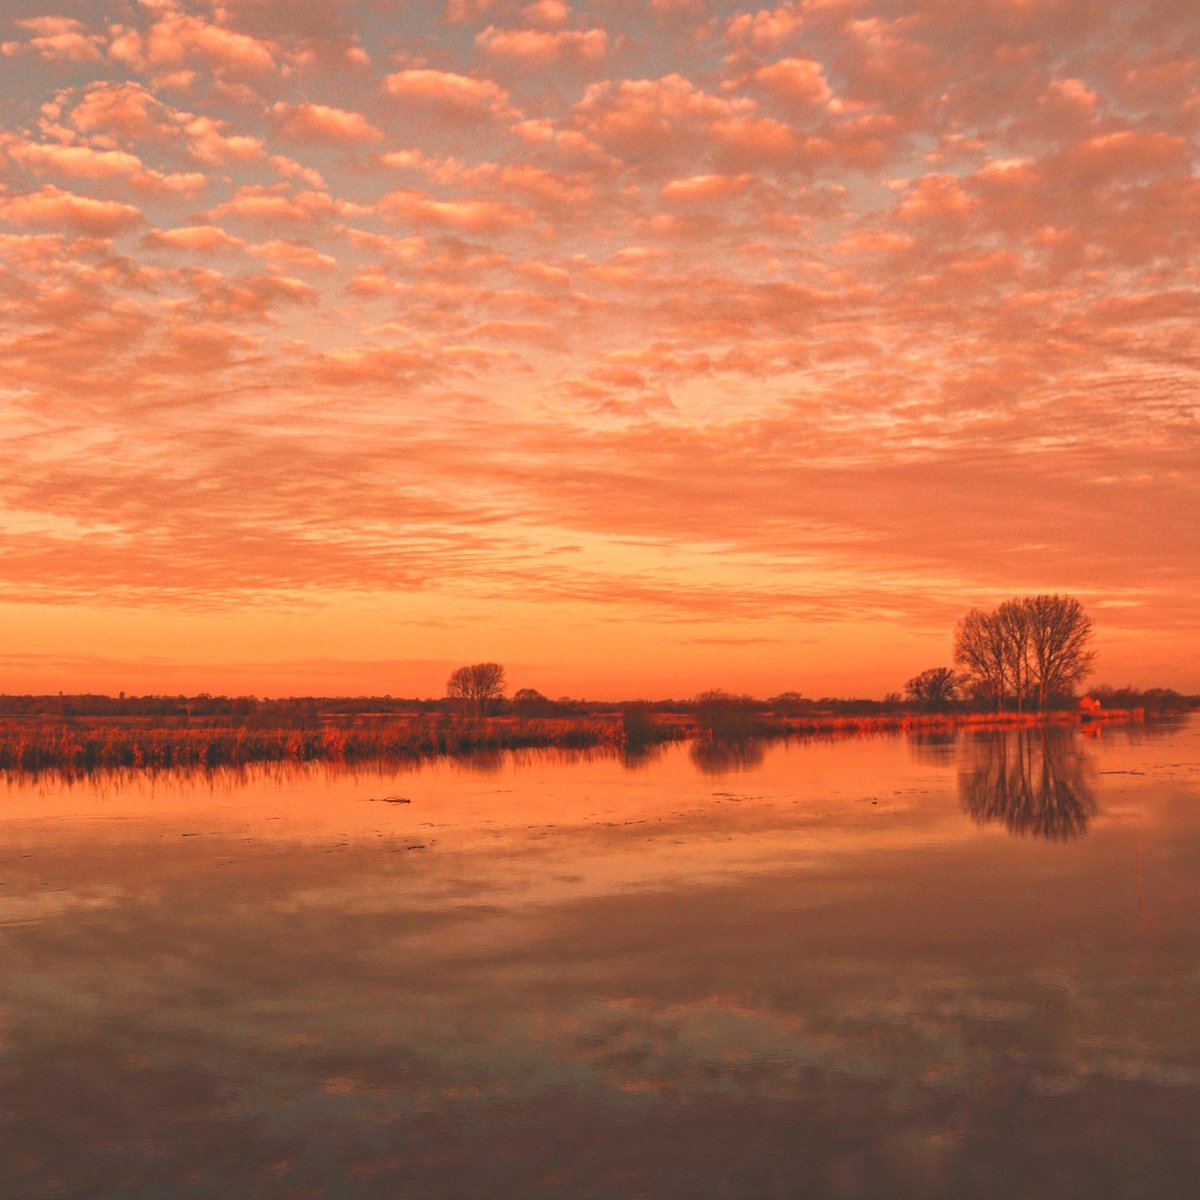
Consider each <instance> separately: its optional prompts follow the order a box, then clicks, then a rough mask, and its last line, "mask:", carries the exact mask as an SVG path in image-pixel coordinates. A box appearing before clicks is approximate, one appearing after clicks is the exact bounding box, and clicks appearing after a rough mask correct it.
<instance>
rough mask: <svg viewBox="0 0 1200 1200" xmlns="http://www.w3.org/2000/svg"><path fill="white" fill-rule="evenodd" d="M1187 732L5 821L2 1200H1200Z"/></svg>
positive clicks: (216, 778)
mask: <svg viewBox="0 0 1200 1200" xmlns="http://www.w3.org/2000/svg"><path fill="white" fill-rule="evenodd" d="M1198 1012H1200V722H1197V721H1196V720H1195V719H1193V720H1191V721H1190V722H1183V723H1181V724H1178V725H1174V726H1169V727H1154V726H1147V727H1139V726H1131V727H1124V728H1116V727H1109V728H1105V729H1104V730H1102V731H1097V733H1096V734H1095V735H1093V736H1088V735H1086V734H1084V733H1076V732H1073V731H1063V730H1056V731H1048V732H1045V733H1043V732H1042V731H1038V730H1033V731H1028V730H1026V731H1013V732H1008V733H995V732H993V733H989V732H984V731H973V732H965V731H964V732H960V733H959V734H957V735H942V736H933V737H925V738H916V739H907V738H904V737H900V736H888V737H874V738H863V739H851V740H845V741H840V742H828V743H780V744H775V745H771V746H754V745H750V746H745V745H743V746H724V747H722V746H717V747H704V746H699V747H696V746H692V747H689V746H686V745H676V746H671V747H669V748H667V749H666V750H665V751H664V752H663V753H662V754H661V755H659V756H657V757H652V758H650V759H644V760H632V761H628V762H626V761H622V760H621V759H620V758H616V757H605V756H603V755H590V756H589V755H584V756H567V755H562V754H525V755H519V754H518V755H505V756H500V757H488V758H483V759H480V760H476V761H473V762H466V763H463V762H452V761H441V762H437V763H433V764H429V765H426V766H424V767H422V768H421V769H419V770H412V771H400V772H397V771H391V770H388V771H382V772H381V771H378V770H375V771H372V770H360V771H357V772H346V771H338V770H334V769H331V768H327V767H315V768H312V769H288V770H270V769H267V770H257V771H248V772H243V773H228V774H216V775H212V776H204V775H194V776H171V775H158V776H149V775H139V774H136V773H130V774H126V775H109V776H99V777H96V778H92V779H79V780H74V781H67V780H63V779H59V778H55V777H51V776H46V777H41V778H36V779H35V778H29V777H13V778H10V779H9V780H8V781H7V782H6V783H4V784H3V785H0V1195H3V1196H13V1197H21V1198H22V1200H24V1198H29V1200H41V1198H42V1197H56V1198H58V1197H121V1198H122V1200H124V1198H129V1200H151V1198H154V1200H158V1198H162V1197H172V1198H174V1197H178V1198H193V1197H194V1198H200V1197H204V1198H207V1197H213V1198H217V1197H220V1198H222V1200H224V1198H226V1197H262V1198H264V1200H266V1198H270V1200H274V1198H280V1200H282V1198H287V1200H293V1198H300V1197H305V1198H308V1197H330V1198H333V1197H347V1198H355V1200H357V1198H360V1197H362V1198H376V1197H379V1198H384V1197H387V1198H392V1197H414V1198H421V1200H425V1198H440V1197H451V1198H460V1197H461V1198H462V1200H468V1198H481V1197H487V1198H489V1200H506V1198H508V1197H512V1198H514V1200H515V1198H522V1200H524V1198H534V1197H571V1198H592V1197H594V1198H601V1197H603V1198H610V1197H611V1198H625V1197H628V1198H633V1197H662V1198H672V1200H673V1198H676V1197H678V1198H680V1200H683V1198H687V1200H692V1198H695V1200H704V1198H710V1197H711V1198H714V1200H715V1198H718V1197H720V1198H726V1197H731V1198H742V1197H745V1198H760V1197H761V1198H771V1200H774V1198H782V1197H787V1198H791V1197H853V1198H858V1197H863V1198H865V1197H880V1198H884V1197H887V1198H891V1197H945V1198H947V1200H950V1198H955V1200H958V1198H969V1197H1005V1198H1006V1200H1007V1198H1008V1197H1014V1196H1018V1197H1026V1198H1028V1197H1047V1198H1049V1197H1055V1198H1062V1197H1068V1198H1069V1197H1088V1198H1092V1197H1097V1198H1099V1197H1105V1198H1108V1197H1115V1198H1125V1197H1130V1198H1132V1197H1146V1198H1147V1200H1149V1198H1156V1200H1174V1198H1175V1197H1179V1198H1183V1197H1188V1198H1189V1200H1190V1198H1191V1197H1194V1196H1195V1195H1196V1194H1197V1190H1196V1189H1197V1186H1198V1183H1200V1146H1198V1144H1197V1138H1196V1131H1197V1129H1200V1021H1197V1018H1196V1015H1197V1013H1198Z"/></svg>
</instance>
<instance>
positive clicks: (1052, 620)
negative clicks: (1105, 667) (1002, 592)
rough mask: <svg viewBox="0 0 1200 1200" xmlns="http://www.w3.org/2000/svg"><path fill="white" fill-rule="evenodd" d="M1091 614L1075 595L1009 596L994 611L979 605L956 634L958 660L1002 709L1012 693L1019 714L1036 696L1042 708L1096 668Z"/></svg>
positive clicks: (955, 643)
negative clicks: (1091, 646)
mask: <svg viewBox="0 0 1200 1200" xmlns="http://www.w3.org/2000/svg"><path fill="white" fill-rule="evenodd" d="M1091 637H1092V621H1091V618H1090V617H1088V615H1087V614H1086V613H1085V612H1084V611H1083V605H1081V604H1080V603H1079V601H1078V600H1076V599H1074V597H1072V596H1058V595H1053V596H1048V595H1040V596H1026V597H1024V598H1023V599H1021V600H1006V601H1005V602H1004V603H1003V604H1001V605H1000V607H999V608H998V609H996V610H995V611H994V612H990V613H989V612H984V611H983V610H982V609H978V608H973V609H972V610H971V611H970V612H969V613H967V615H966V616H965V617H964V618H963V619H962V620H961V621H960V622H959V623H958V628H957V629H956V630H955V633H954V661H955V663H957V664H958V665H959V666H961V667H964V668H965V669H966V670H967V672H968V674H969V677H970V679H971V681H972V682H973V683H974V684H975V685H976V687H977V688H979V689H980V690H981V691H983V692H984V693H986V694H987V695H988V696H990V697H991V698H992V699H993V700H994V702H995V705H996V708H997V710H999V709H1001V708H1003V707H1004V701H1005V700H1006V699H1007V698H1008V697H1009V696H1010V695H1011V696H1012V697H1013V698H1014V700H1015V702H1016V709H1017V711H1018V712H1021V711H1023V709H1024V706H1025V700H1026V698H1027V697H1031V696H1032V695H1034V694H1036V697H1037V705H1038V708H1039V709H1042V710H1044V709H1045V707H1046V704H1047V703H1048V701H1049V699H1050V697H1052V696H1054V695H1055V694H1057V693H1061V692H1070V691H1072V690H1073V689H1074V687H1075V685H1076V684H1078V683H1079V682H1080V681H1081V680H1083V679H1085V678H1086V677H1087V676H1088V675H1089V674H1090V672H1091V669H1092V661H1093V659H1094V658H1095V655H1094V654H1093V652H1092V651H1091V649H1090V648H1089V643H1090V641H1091Z"/></svg>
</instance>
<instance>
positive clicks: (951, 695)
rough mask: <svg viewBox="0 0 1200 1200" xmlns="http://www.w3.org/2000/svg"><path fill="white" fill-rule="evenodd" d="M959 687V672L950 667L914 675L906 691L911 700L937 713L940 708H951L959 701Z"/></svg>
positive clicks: (930, 669)
mask: <svg viewBox="0 0 1200 1200" xmlns="http://www.w3.org/2000/svg"><path fill="white" fill-rule="evenodd" d="M958 685H959V675H958V672H957V671H954V670H951V668H950V667H930V668H929V670H928V671H922V672H921V673H920V675H914V676H913V677H912V678H911V679H910V680H909V681H908V682H907V683H906V684H905V685H904V690H905V691H906V692H907V693H908V698H909V699H910V700H914V701H916V702H917V703H918V704H920V705H921V707H922V708H926V709H929V710H930V711H931V712H936V711H937V710H938V709H939V708H949V706H950V705H951V704H953V703H954V701H955V700H957V699H958Z"/></svg>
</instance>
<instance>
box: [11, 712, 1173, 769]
mask: <svg viewBox="0 0 1200 1200" xmlns="http://www.w3.org/2000/svg"><path fill="white" fill-rule="evenodd" d="M1164 715H1165V714H1164ZM1145 720H1146V714H1145V710H1144V709H1140V708H1135V709H1112V710H1108V711H1101V712H1080V711H1076V710H1069V711H1056V712H1048V713H962V712H959V713H911V712H899V713H877V714H870V715H862V716H838V715H833V714H820V713H815V714H812V715H808V716H790V715H771V714H764V715H762V716H757V715H756V716H755V717H753V718H751V719H750V720H748V721H746V722H745V723H744V724H742V725H739V727H738V728H737V729H736V730H732V731H726V732H721V731H719V730H715V731H714V730H704V729H702V728H701V727H700V725H699V723H698V722H697V719H696V717H695V715H694V714H691V713H656V714H654V716H653V717H650V718H647V716H645V715H641V714H639V715H638V717H637V718H636V719H632V717H631V714H630V713H615V714H613V713H604V714H592V715H582V716H568V717H514V716H495V717H475V718H468V717H462V716H457V715H453V714H448V713H439V714H434V715H430V714H414V715H411V716H387V717H369V716H359V717H320V716H318V717H315V718H313V719H311V720H306V721H303V722H291V723H287V724H271V723H262V722H256V721H237V720H229V719H221V718H208V717H205V718H189V717H181V718H168V719H164V718H161V717H146V718H137V717H134V718H128V717H114V718H97V717H62V718H53V719H50V718H46V717H17V718H14V717H9V718H4V719H0V770H3V771H8V772H23V773H27V772H39V771H47V770H50V771H54V770H61V771H69V772H76V773H83V774H86V773H87V772H89V771H93V770H104V769H107V768H113V767H116V768H135V769H136V768H145V769H149V770H158V769H172V768H178V767H183V768H197V767H199V768H207V767H225V766H242V765H246V764H250V763H272V762H314V761H325V762H333V763H359V762H369V761H371V760H380V761H414V760H422V759H430V758H439V757H455V756H461V755H468V754H472V753H476V752H479V751H501V750H520V749H563V750H583V749H593V748H597V747H606V748H609V749H612V750H614V751H617V752H623V753H627V754H638V753H645V752H648V751H652V750H653V749H654V748H655V747H656V746H661V745H664V744H666V743H671V742H680V741H689V740H710V741H714V742H735V741H748V740H755V739H772V740H773V739H777V738H790V737H834V738H837V737H848V738H849V737H861V736H868V735H871V734H877V733H922V732H927V733H949V732H954V731H957V730H960V729H968V730H987V729H997V730H1004V729H1028V728H1038V727H1042V726H1044V727H1048V728H1049V727H1058V728H1067V727H1079V728H1088V727H1098V726H1103V725H1110V724H1117V725H1128V724H1137V723H1141V722H1143V721H1145Z"/></svg>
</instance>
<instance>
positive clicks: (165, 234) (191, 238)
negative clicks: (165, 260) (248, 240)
mask: <svg viewBox="0 0 1200 1200" xmlns="http://www.w3.org/2000/svg"><path fill="white" fill-rule="evenodd" d="M146 244H147V245H150V246H158V247H163V248H165V249H170V250H182V251H186V252H189V253H200V254H211V253H212V252H213V251H215V250H237V249H240V248H241V247H242V245H243V244H244V243H243V242H242V240H241V238H235V237H230V235H229V234H227V233H226V232H225V230H223V229H221V228H219V227H218V226H216V225H183V226H180V227H179V228H177V229H155V230H152V231H151V232H150V233H148V234H147V235H146Z"/></svg>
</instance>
